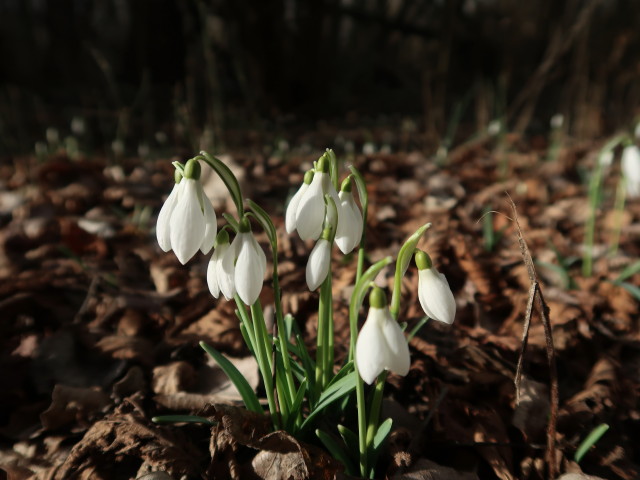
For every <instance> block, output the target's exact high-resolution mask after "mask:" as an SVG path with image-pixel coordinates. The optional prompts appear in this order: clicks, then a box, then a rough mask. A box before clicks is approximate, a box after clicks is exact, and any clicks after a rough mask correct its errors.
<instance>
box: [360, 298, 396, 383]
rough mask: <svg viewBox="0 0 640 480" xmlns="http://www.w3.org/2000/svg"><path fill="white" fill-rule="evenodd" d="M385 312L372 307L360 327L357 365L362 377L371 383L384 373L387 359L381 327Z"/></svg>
mask: <svg viewBox="0 0 640 480" xmlns="http://www.w3.org/2000/svg"><path fill="white" fill-rule="evenodd" d="M382 315H384V312H383V310H382V309H379V308H370V309H369V315H368V316H367V320H366V322H365V323H364V325H363V326H362V328H361V329H360V334H359V335H358V340H357V341H356V355H355V358H356V366H357V367H358V373H359V374H360V376H361V377H362V379H363V380H364V381H365V382H367V383H368V384H369V385H371V384H372V383H373V382H374V381H375V380H376V378H377V377H378V375H380V374H381V373H382V371H383V370H384V368H385V365H386V364H387V363H388V361H387V358H386V356H387V349H388V348H387V345H386V342H385V339H384V336H383V333H382V329H381V328H380V321H381V320H382V319H383V318H382Z"/></svg>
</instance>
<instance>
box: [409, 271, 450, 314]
mask: <svg viewBox="0 0 640 480" xmlns="http://www.w3.org/2000/svg"><path fill="white" fill-rule="evenodd" d="M418 298H419V299H420V305H421V306H422V309H423V310H424V313H426V314H427V315H428V316H429V317H430V318H432V319H433V320H438V321H440V322H444V323H448V324H452V323H453V320H454V318H455V316H456V301H455V299H454V298H453V293H452V292H451V288H449V282H447V279H446V278H445V276H444V275H443V274H442V273H440V272H438V270H436V268H435V267H431V268H425V269H423V270H420V271H419V272H418Z"/></svg>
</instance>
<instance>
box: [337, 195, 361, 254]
mask: <svg viewBox="0 0 640 480" xmlns="http://www.w3.org/2000/svg"><path fill="white" fill-rule="evenodd" d="M340 206H341V212H340V217H339V220H338V228H337V231H336V244H337V245H338V248H339V249H340V251H341V252H342V253H344V254H347V253H349V252H350V251H352V250H353V249H354V248H355V247H356V246H357V245H358V244H359V243H360V238H361V237H362V215H361V214H360V210H359V209H358V207H357V206H356V204H355V201H354V200H353V195H352V194H351V192H340Z"/></svg>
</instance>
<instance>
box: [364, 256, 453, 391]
mask: <svg viewBox="0 0 640 480" xmlns="http://www.w3.org/2000/svg"><path fill="white" fill-rule="evenodd" d="M415 261H416V266H417V267H418V298H419V299H420V305H421V306H422V309H423V310H424V312H425V314H426V315H427V316H428V317H429V318H431V319H433V320H437V321H439V322H443V323H446V324H451V323H453V320H454V318H455V315H456V302H455V299H454V298H453V293H452V292H451V288H449V283H448V282H447V279H446V278H445V276H444V275H443V274H442V273H440V272H438V270H437V269H436V268H435V267H434V266H433V263H432V262H431V258H430V257H429V255H427V254H426V253H425V252H423V251H422V250H416V252H415ZM409 364H410V360H409V348H408V345H407V340H406V338H405V336H404V334H403V333H402V330H401V329H400V326H399V324H398V322H396V321H395V320H394V319H393V317H392V315H391V313H390V311H389V308H388V306H387V302H386V297H385V296H384V292H382V290H381V289H380V288H378V287H374V289H373V290H372V292H371V295H370V297H369V315H368V316H367V320H366V321H365V324H364V325H363V327H362V329H361V330H360V335H359V336H358V341H357V343H356V365H357V366H358V372H359V373H360V376H361V377H362V379H363V380H364V381H365V382H367V383H368V384H371V383H373V382H374V380H375V379H376V378H377V377H378V375H380V374H381V373H382V372H383V371H384V370H389V371H392V372H394V373H397V374H398V375H406V374H407V373H408V371H409Z"/></svg>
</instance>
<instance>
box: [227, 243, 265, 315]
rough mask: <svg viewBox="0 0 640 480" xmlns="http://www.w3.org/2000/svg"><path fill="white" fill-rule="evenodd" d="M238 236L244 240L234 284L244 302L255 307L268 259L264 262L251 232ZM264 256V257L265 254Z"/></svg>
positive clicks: (239, 253) (241, 245) (241, 244)
mask: <svg viewBox="0 0 640 480" xmlns="http://www.w3.org/2000/svg"><path fill="white" fill-rule="evenodd" d="M238 236H240V237H242V240H241V243H240V251H239V252H238V260H237V262H236V272H235V277H234V282H235V285H236V290H237V291H238V295H239V296H240V298H241V299H242V301H243V302H244V303H246V304H247V305H253V304H254V303H255V301H256V300H257V299H258V297H259V296H260V290H262V283H263V281H264V266H265V265H266V259H265V261H264V262H263V260H262V258H261V257H260V255H259V254H258V251H257V250H256V246H255V245H254V244H253V242H255V239H254V238H253V236H252V234H251V233H250V232H245V233H240V234H238ZM252 240H253V242H252ZM258 248H259V247H258ZM262 255H263V256H264V252H263V253H262Z"/></svg>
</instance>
